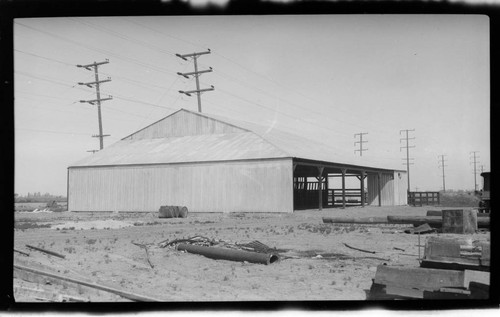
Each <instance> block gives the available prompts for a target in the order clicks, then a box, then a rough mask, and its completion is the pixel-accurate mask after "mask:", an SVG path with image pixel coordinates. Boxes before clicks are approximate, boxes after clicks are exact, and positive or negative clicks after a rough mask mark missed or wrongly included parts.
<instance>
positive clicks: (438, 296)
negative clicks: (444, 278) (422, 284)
mask: <svg viewBox="0 0 500 317" xmlns="http://www.w3.org/2000/svg"><path fill="white" fill-rule="evenodd" d="M470 298H471V294H468V293H467V292H465V293H460V292H441V291H439V290H438V291H424V299H426V300H432V299H434V300H446V299H455V300H457V299H470Z"/></svg>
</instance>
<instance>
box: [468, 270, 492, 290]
mask: <svg viewBox="0 0 500 317" xmlns="http://www.w3.org/2000/svg"><path fill="white" fill-rule="evenodd" d="M470 282H475V283H481V284H484V285H490V272H481V271H473V270H465V271H464V287H465V288H469V285H470Z"/></svg>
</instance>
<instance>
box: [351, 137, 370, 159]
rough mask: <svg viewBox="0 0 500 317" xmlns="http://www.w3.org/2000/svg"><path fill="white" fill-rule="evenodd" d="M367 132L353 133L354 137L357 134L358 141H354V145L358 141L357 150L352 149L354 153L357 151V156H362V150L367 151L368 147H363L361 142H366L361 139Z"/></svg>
mask: <svg viewBox="0 0 500 317" xmlns="http://www.w3.org/2000/svg"><path fill="white" fill-rule="evenodd" d="M367 134H368V133H367V132H361V133H356V134H354V138H356V136H359V141H356V142H354V146H356V144H357V143H359V150H354V154H356V152H358V151H359V156H363V151H367V150H368V149H363V143H367V142H368V141H363V135H367Z"/></svg>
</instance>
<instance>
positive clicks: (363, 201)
mask: <svg viewBox="0 0 500 317" xmlns="http://www.w3.org/2000/svg"><path fill="white" fill-rule="evenodd" d="M365 177H366V175H365V171H363V170H362V171H361V177H360V182H361V207H364V206H365Z"/></svg>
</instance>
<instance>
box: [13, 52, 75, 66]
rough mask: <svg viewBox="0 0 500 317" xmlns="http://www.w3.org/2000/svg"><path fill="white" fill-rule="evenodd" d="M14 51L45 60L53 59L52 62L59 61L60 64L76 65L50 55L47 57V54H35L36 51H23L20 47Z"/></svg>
mask: <svg viewBox="0 0 500 317" xmlns="http://www.w3.org/2000/svg"><path fill="white" fill-rule="evenodd" d="M14 51H16V52H19V53H23V54H26V55H31V56H34V57H38V58H41V59H45V60H48V61H51V62H54V63H59V64H62V65H65V66H71V67H73V66H75V65H74V64H70V63H66V62H62V61H59V60H56V59H53V58H50V57H45V56H41V55H38V54H34V53H29V52H25V51H21V50H19V49H14Z"/></svg>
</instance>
